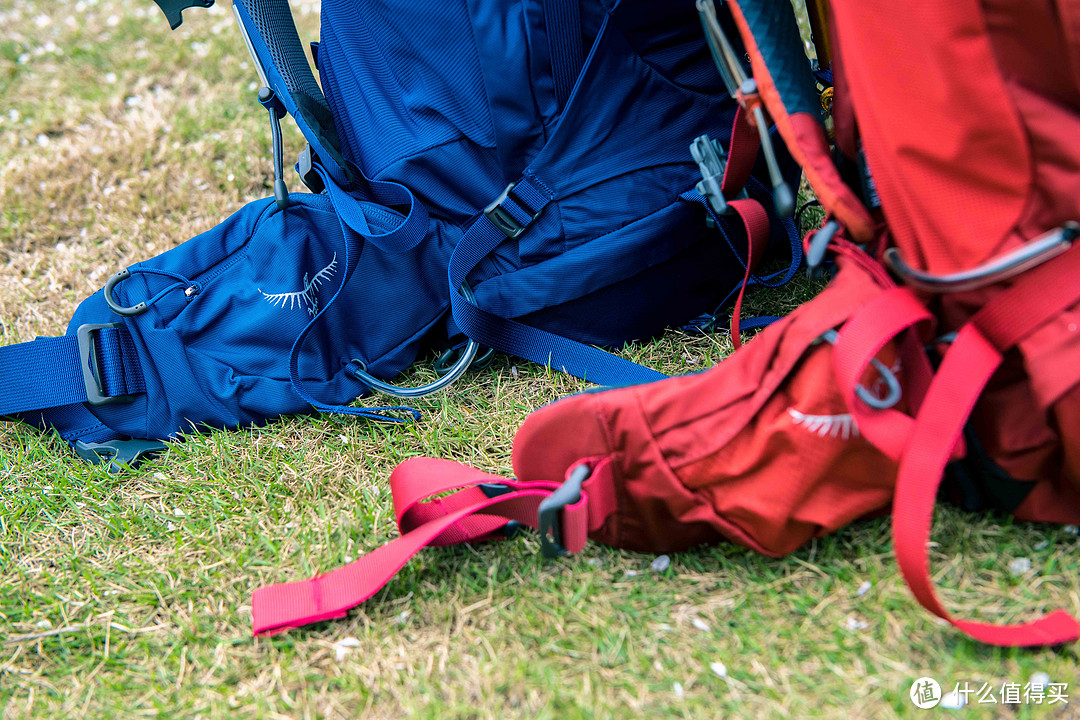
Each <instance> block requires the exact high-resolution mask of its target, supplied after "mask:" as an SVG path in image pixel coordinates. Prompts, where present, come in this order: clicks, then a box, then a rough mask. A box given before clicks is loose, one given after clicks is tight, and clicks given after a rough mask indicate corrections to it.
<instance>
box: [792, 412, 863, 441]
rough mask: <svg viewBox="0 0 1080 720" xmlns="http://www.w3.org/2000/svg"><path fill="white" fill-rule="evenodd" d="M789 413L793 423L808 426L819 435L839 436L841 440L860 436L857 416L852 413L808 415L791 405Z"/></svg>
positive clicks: (807, 427)
mask: <svg viewBox="0 0 1080 720" xmlns="http://www.w3.org/2000/svg"><path fill="white" fill-rule="evenodd" d="M788 415H790V416H791V421H792V422H793V423H795V424H796V425H799V426H800V427H804V428H806V429H807V430H808V431H809V432H812V433H814V434H816V435H817V436H818V437H832V438H836V437H838V438H840V439H841V440H848V439H850V438H853V437H859V426H858V425H857V424H856V423H855V418H853V417H852V416H851V414H850V413H843V414H840V415H807V414H806V413H801V412H799V411H798V410H796V409H795V408H793V407H789V408H788Z"/></svg>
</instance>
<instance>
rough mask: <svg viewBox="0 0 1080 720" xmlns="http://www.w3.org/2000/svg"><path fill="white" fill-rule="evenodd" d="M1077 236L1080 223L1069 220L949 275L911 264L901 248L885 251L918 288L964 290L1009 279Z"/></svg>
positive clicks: (1067, 245) (893, 266) (906, 279)
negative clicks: (982, 261) (976, 264)
mask: <svg viewBox="0 0 1080 720" xmlns="http://www.w3.org/2000/svg"><path fill="white" fill-rule="evenodd" d="M1077 237H1080V223H1075V222H1067V223H1065V224H1064V225H1062V226H1061V227H1059V228H1055V229H1053V230H1051V231H1049V232H1047V233H1044V234H1042V235H1040V236H1039V237H1037V238H1035V239H1034V240H1032V241H1031V242H1029V243H1025V244H1024V245H1023V246H1021V247H1019V248H1017V249H1016V250H1013V251H1012V252H1010V253H1006V254H1005V255H1001V256H999V257H996V258H992V259H991V260H988V261H987V262H985V263H983V264H982V265H980V266H978V267H976V268H972V269H971V270H964V271H962V272H958V273H952V274H949V275H932V274H930V273H927V272H923V271H922V270H917V269H916V268H913V267H911V266H910V265H908V264H907V263H906V262H904V259H903V258H902V257H900V251H899V249H897V248H889V249H888V250H886V251H885V263H886V264H887V265H888V266H889V268H890V269H892V271H893V272H895V273H896V274H897V275H899V276H900V279H901V280H903V281H904V283H905V284H906V285H909V286H910V287H913V288H915V289H917V290H925V291H927V292H933V293H946V292H963V291H965V290H975V289H977V288H981V287H985V286H987V285H991V284H993V283H996V282H1000V281H1001V280H1007V279H1009V278H1011V277H1015V276H1017V275H1019V274H1020V273H1022V272H1024V271H1025V270H1030V269H1031V268H1033V267H1037V266H1039V265H1042V264H1043V263H1044V262H1046V261H1047V260H1050V259H1052V258H1055V257H1057V256H1058V255H1061V254H1062V253H1063V252H1065V251H1066V250H1068V249H1069V248H1070V247H1072V243H1073V240H1075V239H1076V238H1077Z"/></svg>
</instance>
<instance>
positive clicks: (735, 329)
mask: <svg viewBox="0 0 1080 720" xmlns="http://www.w3.org/2000/svg"><path fill="white" fill-rule="evenodd" d="M732 137H733V138H734V136H732ZM754 137H757V133H754ZM732 142H733V143H734V139H733V140H732ZM732 157H734V156H732ZM728 167H729V168H730V167H731V158H730V157H729V158H728ZM724 181H725V182H727V173H726V172H725V173H724ZM728 207H729V208H731V209H732V210H734V211H735V214H736V215H738V216H739V219H740V220H742V224H743V228H745V229H746V272H745V273H744V274H743V281H742V285H740V286H739V295H738V297H736V298H735V307H733V308H732V310H731V345H732V347H734V348H735V349H736V350H738V349H739V348H740V347H742V337H740V335H739V316H740V314H741V313H742V301H743V296H744V295H745V294H746V284H747V283H748V282H750V274H751V272H752V271H753V269H754V258H755V257H757V258H761V257H764V255H765V247H766V246H767V245H768V244H769V214H768V213H767V212H765V208H764V207H762V205H761V203H759V202H758V201H757V200H749V199H740V200H730V201H728Z"/></svg>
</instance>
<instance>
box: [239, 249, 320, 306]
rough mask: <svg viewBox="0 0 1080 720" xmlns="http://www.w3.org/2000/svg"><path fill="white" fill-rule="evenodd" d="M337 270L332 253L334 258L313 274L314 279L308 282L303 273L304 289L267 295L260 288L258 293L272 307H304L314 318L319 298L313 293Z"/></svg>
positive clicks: (306, 275)
mask: <svg viewBox="0 0 1080 720" xmlns="http://www.w3.org/2000/svg"><path fill="white" fill-rule="evenodd" d="M336 269H337V253H334V257H333V258H332V259H331V260H330V264H329V265H327V266H326V267H324V268H323V269H322V270H320V271H319V272H317V273H315V277H313V278H311V279H310V280H308V274H307V273H304V289H303V290H297V291H296V292H287V293H267V292H263V290H262V288H259V289H258V290H259V292H261V293H262V296H263V297H264V298H266V301H267V302H268V303H270V304H271V305H273V306H274V307H279V308H282V309H284V308H286V307H288V308H289V309H292V308H294V307H306V308H307V311H308V313H309V314H310V315H311V317H315V314H316V313H317V312H319V297H318V295H316V294H315V291H316V290H318V289H319V286H320V285H322V284H323V283H324V282H326V281H327V280H329V279H330V278H331V277H333V276H334V270H336Z"/></svg>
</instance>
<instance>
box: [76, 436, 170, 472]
mask: <svg viewBox="0 0 1080 720" xmlns="http://www.w3.org/2000/svg"><path fill="white" fill-rule="evenodd" d="M165 448H166V445H165V443H163V442H160V441H158V440H134V439H132V440H108V441H106V442H100V443H88V442H83V441H82V440H76V441H75V453H76V454H77V455H78V456H79V457H81V458H82V459H83V460H88V461H90V463H91V464H93V465H102V464H104V463H109V472H120V471H121V470H123V469H124V466H127V467H129V468H134V467H135V466H136V465H137V464H138V463H140V462H141V461H143V460H145V459H146V458H147V457H149V456H150V455H152V454H153V453H156V452H161V451H162V450H164V449H165Z"/></svg>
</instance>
